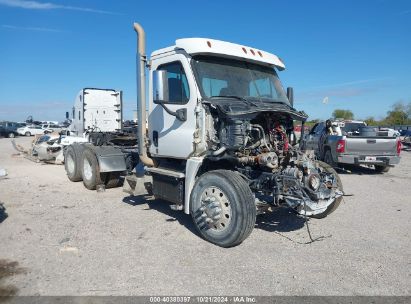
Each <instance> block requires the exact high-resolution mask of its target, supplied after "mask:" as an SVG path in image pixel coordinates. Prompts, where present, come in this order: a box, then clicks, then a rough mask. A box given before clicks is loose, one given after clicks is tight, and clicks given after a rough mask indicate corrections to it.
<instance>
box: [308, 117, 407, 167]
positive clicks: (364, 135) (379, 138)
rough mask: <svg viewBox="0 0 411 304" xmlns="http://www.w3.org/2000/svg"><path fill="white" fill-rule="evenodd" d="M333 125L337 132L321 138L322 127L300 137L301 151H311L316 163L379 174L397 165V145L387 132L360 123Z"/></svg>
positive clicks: (315, 126)
mask: <svg viewBox="0 0 411 304" xmlns="http://www.w3.org/2000/svg"><path fill="white" fill-rule="evenodd" d="M333 125H334V127H336V128H337V129H338V128H339V129H341V132H340V131H338V130H336V131H337V132H334V133H336V134H328V135H326V136H324V134H325V133H326V123H325V122H319V123H317V124H315V125H314V126H313V128H312V129H311V131H310V132H309V133H308V134H307V135H306V136H304V138H303V141H302V143H301V148H302V150H314V151H315V153H316V156H317V158H318V159H320V160H322V161H324V162H326V163H327V164H329V165H331V166H332V167H340V166H344V165H354V166H360V165H367V166H373V167H374V169H375V171H377V172H379V173H383V172H388V171H389V169H390V167H392V166H393V165H395V164H398V163H399V162H400V152H401V141H400V140H399V138H398V137H396V136H395V134H391V135H393V136H388V131H384V130H382V131H379V130H378V129H377V128H375V127H369V126H367V125H366V123H365V122H362V121H335V122H334V123H333Z"/></svg>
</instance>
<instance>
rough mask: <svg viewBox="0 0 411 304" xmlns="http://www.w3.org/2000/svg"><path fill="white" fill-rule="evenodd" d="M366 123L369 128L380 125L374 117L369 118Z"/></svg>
mask: <svg viewBox="0 0 411 304" xmlns="http://www.w3.org/2000/svg"><path fill="white" fill-rule="evenodd" d="M364 121H365V123H366V124H367V125H368V126H376V125H378V121H376V120H375V118H374V117H372V116H370V117H367V118H366V119H365V120H364Z"/></svg>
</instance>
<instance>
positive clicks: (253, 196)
mask: <svg viewBox="0 0 411 304" xmlns="http://www.w3.org/2000/svg"><path fill="white" fill-rule="evenodd" d="M134 29H135V31H136V32H137V34H138V43H137V50H138V52H137V99H138V100H137V106H138V122H139V123H138V134H137V139H138V150H137V149H135V150H132V151H138V160H137V161H138V163H139V165H140V166H139V168H140V169H142V168H143V169H144V170H143V173H142V174H141V171H140V170H138V171H139V172H138V173H139V174H126V176H125V183H124V188H123V189H124V191H126V192H128V193H129V194H132V195H137V194H142V193H141V191H143V189H144V188H145V190H144V191H148V193H150V194H152V195H154V196H155V197H156V198H160V199H163V200H167V201H169V202H171V203H172V205H171V207H172V208H173V209H175V210H183V211H184V212H185V213H187V214H191V216H192V218H193V221H194V224H195V226H196V228H197V230H198V231H199V233H200V234H201V236H202V237H203V238H204V239H206V240H208V241H210V242H212V243H214V244H217V245H219V246H222V247H230V246H235V245H238V244H240V243H241V242H242V241H243V240H245V239H246V238H247V236H248V235H249V234H250V233H251V231H252V230H253V228H254V225H255V221H256V216H257V214H261V213H265V212H268V211H270V210H275V209H276V208H279V207H283V206H285V207H291V208H292V209H293V210H295V212H297V213H299V214H302V215H305V216H311V217H317V218H322V217H325V216H327V215H328V214H330V213H331V212H333V211H334V210H335V209H336V208H337V207H338V205H339V204H340V201H341V199H342V195H343V192H342V184H341V181H340V179H339V177H338V174H337V173H336V172H335V171H334V170H333V169H332V168H331V167H330V166H329V165H327V164H325V163H322V162H318V161H315V160H314V159H313V157H312V156H311V155H310V154H309V153H302V152H300V151H299V149H298V144H297V141H296V138H295V134H294V131H293V129H294V127H293V123H294V120H298V121H301V122H305V120H306V119H307V115H306V114H305V113H304V112H299V111H297V110H296V109H295V108H294V107H293V90H292V88H289V89H287V93H286V92H285V91H284V89H283V87H282V84H281V82H280V80H279V77H278V75H277V71H281V70H283V69H284V68H285V66H284V63H283V62H282V61H281V60H280V59H279V58H278V57H277V56H276V55H273V54H270V53H268V52H265V51H262V50H258V49H255V48H251V47H247V46H243V45H238V44H233V43H229V42H224V41H219V40H213V39H204V38H188V39H179V40H177V41H176V43H175V45H173V46H170V47H167V48H163V49H160V50H157V51H154V52H153V53H152V54H151V57H150V58H148V57H147V55H146V53H145V33H144V30H143V28H142V27H141V26H140V25H139V24H137V23H135V24H134ZM146 69H147V70H148V75H149V80H148V88H149V92H148V99H146ZM146 101H148V119H147V122H148V124H147V126H146V124H145V123H143V122H146ZM127 156H128V154H127V153H124V151H123V150H122V149H121V148H119V147H115V148H114V147H112V146H110V145H103V146H96V145H95V144H94V145H91V144H81V145H72V146H70V149H68V151H67V156H66V170H67V173H68V176H69V178H70V179H71V180H80V179H83V181H84V184H85V185H86V186H87V187H88V188H89V189H94V188H95V186H96V184H98V183H102V182H103V183H104V182H105V183H107V182H108V181H109V180H110V179H111V176H113V178H114V179H116V178H117V176H118V174H121V172H124V171H126V163H127V162H126V161H125V159H126V157H127ZM135 164H136V162H133V163H132V165H135ZM74 165H76V168H75V169H74ZM90 185H91V186H90Z"/></svg>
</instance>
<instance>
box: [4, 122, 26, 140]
mask: <svg viewBox="0 0 411 304" xmlns="http://www.w3.org/2000/svg"><path fill="white" fill-rule="evenodd" d="M0 127H1V128H3V129H4V130H3V131H2V132H3V133H4V132H5V134H6V137H10V138H13V137H15V136H16V135H18V133H17V129H18V128H20V127H22V125H21V124H20V123H18V122H11V121H2V122H0Z"/></svg>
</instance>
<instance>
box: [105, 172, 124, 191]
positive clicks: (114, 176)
mask: <svg viewBox="0 0 411 304" xmlns="http://www.w3.org/2000/svg"><path fill="white" fill-rule="evenodd" d="M121 173H122V172H110V173H108V174H107V175H106V178H105V185H106V189H109V188H116V187H120V186H122V184H123V181H122V179H121Z"/></svg>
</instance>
